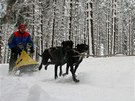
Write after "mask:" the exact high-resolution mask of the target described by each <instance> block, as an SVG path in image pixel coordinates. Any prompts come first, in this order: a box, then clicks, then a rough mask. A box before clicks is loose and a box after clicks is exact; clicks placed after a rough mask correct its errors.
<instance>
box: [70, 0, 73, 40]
mask: <svg viewBox="0 0 135 101" xmlns="http://www.w3.org/2000/svg"><path fill="white" fill-rule="evenodd" d="M72 8H73V3H72V0H70V17H69V40H72Z"/></svg>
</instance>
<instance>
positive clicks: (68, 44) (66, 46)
mask: <svg viewBox="0 0 135 101" xmlns="http://www.w3.org/2000/svg"><path fill="white" fill-rule="evenodd" d="M72 47H73V42H72V41H63V42H62V46H59V47H51V48H49V49H46V50H45V51H44V52H43V54H42V55H41V56H42V61H41V64H40V66H39V70H41V68H42V65H45V69H47V66H48V65H49V64H55V75H54V78H55V79H56V78H58V76H57V69H58V66H60V73H59V75H60V76H61V75H62V65H64V64H65V63H66V61H67V51H68V50H70V49H72ZM49 59H50V62H49Z"/></svg>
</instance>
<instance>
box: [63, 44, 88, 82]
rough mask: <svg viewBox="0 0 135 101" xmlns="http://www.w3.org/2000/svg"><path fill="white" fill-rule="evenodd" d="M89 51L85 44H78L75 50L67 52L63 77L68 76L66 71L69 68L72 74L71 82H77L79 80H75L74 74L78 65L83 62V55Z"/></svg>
mask: <svg viewBox="0 0 135 101" xmlns="http://www.w3.org/2000/svg"><path fill="white" fill-rule="evenodd" d="M88 49H89V46H88V45H86V44H78V45H77V46H76V48H74V49H72V50H69V51H68V52H67V56H68V57H67V67H66V73H64V74H63V75H67V74H68V69H69V67H70V71H71V73H72V77H73V80H74V81H75V82H79V80H77V79H76V75H75V72H76V70H77V68H78V66H79V64H80V63H81V62H82V60H83V53H85V52H87V51H88Z"/></svg>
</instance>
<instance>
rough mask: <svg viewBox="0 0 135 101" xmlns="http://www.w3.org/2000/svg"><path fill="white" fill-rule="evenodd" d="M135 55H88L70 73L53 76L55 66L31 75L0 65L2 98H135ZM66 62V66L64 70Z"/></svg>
mask: <svg viewBox="0 0 135 101" xmlns="http://www.w3.org/2000/svg"><path fill="white" fill-rule="evenodd" d="M134 62H135V57H117V58H116V57H111V58H87V59H84V61H83V62H82V63H81V64H80V66H79V68H78V70H77V78H78V79H79V80H80V82H79V83H74V82H73V81H72V77H71V74H69V75H68V76H66V77H59V78H58V79H57V80H54V79H53V77H54V74H53V73H54V72H53V70H54V66H53V65H50V66H49V67H48V70H47V71H45V70H44V69H42V70H41V71H39V72H35V73H34V74H32V75H23V76H21V77H17V76H9V75H8V72H7V71H8V65H7V64H5V65H0V101H90V100H91V101H134V100H135V98H134V90H135V89H134V80H135V79H134V76H135V75H134V74H135V73H134ZM64 70H65V66H63V71H64Z"/></svg>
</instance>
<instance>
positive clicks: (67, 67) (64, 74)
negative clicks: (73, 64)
mask: <svg viewBox="0 0 135 101" xmlns="http://www.w3.org/2000/svg"><path fill="white" fill-rule="evenodd" d="M68 70H69V65H68V64H67V66H66V73H63V76H66V75H68Z"/></svg>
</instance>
